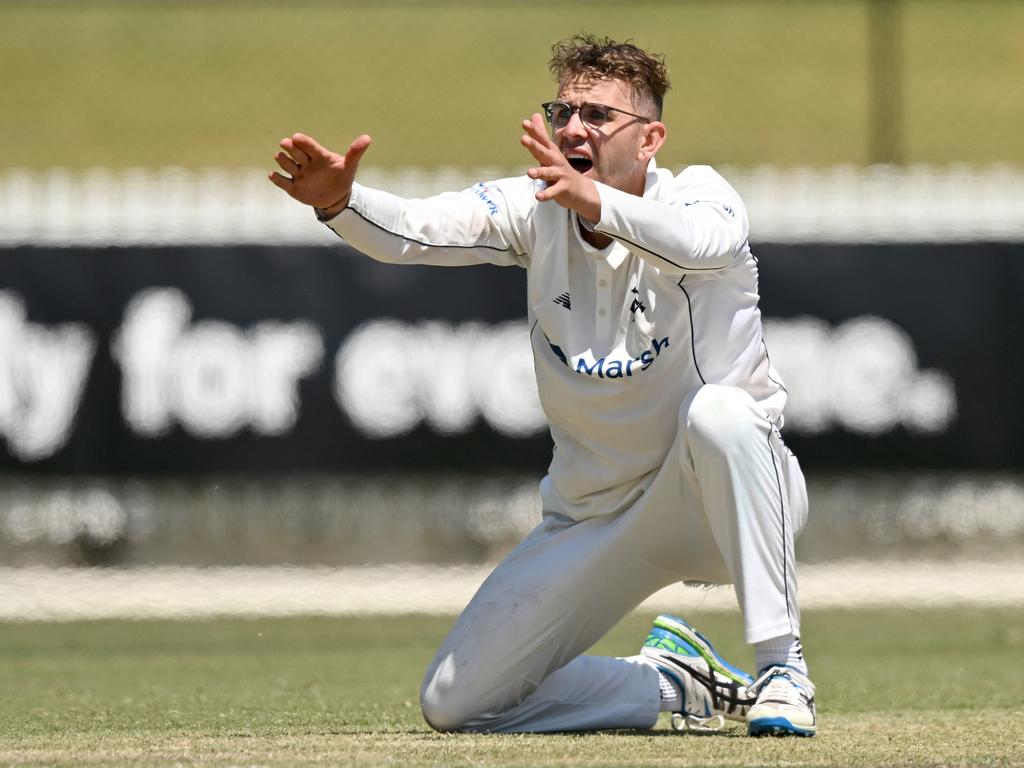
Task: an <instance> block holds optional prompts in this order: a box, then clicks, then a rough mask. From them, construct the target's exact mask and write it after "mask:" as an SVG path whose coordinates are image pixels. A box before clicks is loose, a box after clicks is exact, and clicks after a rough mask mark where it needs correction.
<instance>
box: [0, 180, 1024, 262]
mask: <svg viewBox="0 0 1024 768" xmlns="http://www.w3.org/2000/svg"><path fill="white" fill-rule="evenodd" d="M720 170H721V171H722V173H723V175H724V176H725V177H726V178H727V179H728V180H729V181H730V182H731V183H732V184H733V185H734V186H735V187H736V188H737V190H738V191H739V193H740V194H741V195H742V196H743V198H744V200H745V202H746V204H747V208H748V209H749V212H750V221H751V233H752V237H751V239H752V240H753V241H754V242H755V243H757V242H780V243H799V242H819V243H829V242H857V243H865V242H964V241H979V240H985V241H1021V240H1024V169H1020V168H1013V167H1010V166H992V167H987V168H974V167H970V166H944V167H937V166H912V167H908V168H900V167H891V166H871V167H854V166H837V167H833V168H821V169H812V168H785V169H784V168H774V167H759V168H752V169H743V168H722V169H720ZM519 173H522V169H504V168H436V169H425V168H400V169H395V170H383V169H374V168H367V169H365V170H364V171H362V172H361V174H360V181H361V182H363V183H365V184H367V185H369V186H375V187H380V188H382V189H387V190H389V191H392V192H395V193H397V194H400V195H403V196H406V197H425V196H428V195H431V194H436V193H438V192H443V191H450V190H459V189H465V188H467V187H469V186H471V185H473V184H475V183H476V182H478V181H481V180H486V179H494V178H500V177H502V176H510V175H516V174H519ZM333 241H335V238H334V236H333V235H332V234H330V233H329V232H328V231H327V230H326V228H324V227H320V226H317V225H315V224H314V223H313V219H312V215H311V214H310V212H309V210H308V209H306V208H305V206H302V205H300V204H298V203H296V202H294V201H292V200H290V199H289V198H287V197H286V196H285V195H284V194H283V193H282V192H281V191H280V190H278V189H277V188H276V187H274V186H272V185H271V184H270V182H269V181H268V180H267V178H266V171H264V170H261V169H255V168H250V169H222V168H208V169H203V170H186V169H183V168H158V169H144V168H133V169H127V170H122V171H113V170H110V169H106V168H93V169H90V170H85V171H77V172H75V171H69V170H66V169H63V168H52V169H49V170H46V171H28V170H24V169H17V168H15V169H10V170H7V171H6V172H0V246H13V245H57V246H102V245H179V244H180V245H187V244H197V245H234V244H247V243H262V244H268V245H316V244H325V243H330V242H333Z"/></svg>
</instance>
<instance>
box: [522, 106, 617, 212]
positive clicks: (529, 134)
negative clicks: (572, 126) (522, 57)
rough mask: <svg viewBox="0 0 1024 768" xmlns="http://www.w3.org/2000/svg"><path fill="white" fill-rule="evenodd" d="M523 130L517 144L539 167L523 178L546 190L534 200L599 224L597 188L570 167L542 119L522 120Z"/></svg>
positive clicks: (535, 116)
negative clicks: (537, 181) (542, 183)
mask: <svg viewBox="0 0 1024 768" xmlns="http://www.w3.org/2000/svg"><path fill="white" fill-rule="evenodd" d="M523 130H524V131H526V133H525V134H523V137H522V138H521V139H520V142H521V143H522V145H523V146H524V147H526V149H527V150H529V152H530V154H531V155H533V158H534V160H536V161H537V162H538V163H539V164H540V165H539V167H536V168H530V169H529V170H527V172H526V175H527V176H529V177H530V178H531V179H541V180H542V181H545V182H547V186H546V187H545V188H544V189H542V190H541V191H540V192H538V193H537V195H536V197H537V200H539V201H540V202H544V201H546V200H554V201H555V202H556V203H558V204H559V205H561V206H562V207H563V208H569V209H571V210H574V211H576V212H577V213H578V214H579V215H580V216H581V217H583V218H584V219H586V220H587V221H589V222H590V223H591V224H596V223H597V222H598V221H600V220H601V196H600V195H599V194H598V192H597V185H596V184H594V182H593V181H591V180H590V179H588V178H587V177H586V176H584V175H583V174H581V173H580V172H578V171H577V170H575V169H574V168H573V167H572V166H571V165H569V161H568V160H566V159H565V155H563V154H562V153H561V151H559V149H558V147H556V146H555V144H554V142H552V141H551V138H550V137H549V136H548V132H547V128H545V126H544V118H542V117H541V116H540V115H539V114H536V113H535V114H534V115H533V117H532V118H531V119H529V120H523Z"/></svg>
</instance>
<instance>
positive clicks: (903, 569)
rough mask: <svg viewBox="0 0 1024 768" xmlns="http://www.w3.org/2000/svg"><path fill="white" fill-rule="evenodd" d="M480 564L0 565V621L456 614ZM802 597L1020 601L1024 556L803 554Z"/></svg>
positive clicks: (729, 597) (706, 592)
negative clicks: (829, 557)
mask: <svg viewBox="0 0 1024 768" xmlns="http://www.w3.org/2000/svg"><path fill="white" fill-rule="evenodd" d="M488 571H489V568H488V567H485V566H460V567H433V566H421V565H381V566H364V567H358V568H297V567H272V568H240V567H233V568H177V567H160V568H138V569H104V568H91V569H81V568H57V569H50V568H42V567H32V568H0V621H69V620H80V619H115V618H117V619H156V618H176V619H177V618H204V617H255V616H361V615H396V614H409V613H419V614H454V613H457V612H459V611H460V610H461V609H462V608H463V607H464V606H465V604H466V603H467V602H468V601H469V599H470V597H472V595H473V592H474V591H475V590H476V588H477V587H478V586H479V585H480V583H481V582H482V581H483V580H484V578H485V577H486V576H487V573H488ZM800 602H801V606H802V607H803V608H805V609H818V608H862V607H869V606H870V607H884V606H891V607H902V608H907V609H915V608H929V607H939V606H952V605H979V606H1022V607H1024V563H1021V562H1019V561H1003V562H980V561H963V562H957V561H952V562H944V561H926V562H913V563H906V562H897V561H846V562H841V563H838V564H830V565H804V566H802V567H801V569H800ZM640 610H644V611H649V612H656V611H674V612H678V613H683V614H693V613H700V612H708V611H734V610H736V599H735V595H734V594H733V590H732V588H731V587H721V588H713V589H704V588H698V587H686V586H683V585H682V584H677V585H674V586H671V587H667V588H666V589H663V590H661V591H660V592H658V593H656V594H655V595H653V596H652V597H650V598H649V599H648V600H646V601H645V602H644V603H643V604H642V605H641V606H640Z"/></svg>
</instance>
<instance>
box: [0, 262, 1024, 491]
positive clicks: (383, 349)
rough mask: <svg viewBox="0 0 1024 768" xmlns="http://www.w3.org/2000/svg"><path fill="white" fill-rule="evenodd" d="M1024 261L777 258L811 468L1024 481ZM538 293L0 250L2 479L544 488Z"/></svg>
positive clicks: (500, 285) (449, 280)
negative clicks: (506, 480) (382, 481)
mask: <svg viewBox="0 0 1024 768" xmlns="http://www.w3.org/2000/svg"><path fill="white" fill-rule="evenodd" d="M1022 251H1024V246H1021V245H1016V244H1008V243H989V244H986V243H977V244H945V245H939V244H920V245H914V244H898V245H897V244H890V245H879V244H874V245H778V244H765V245H762V246H759V247H756V248H755V252H756V253H757V255H758V257H759V259H760V269H761V289H762V290H761V293H762V302H761V307H762V310H763V312H764V315H765V319H766V322H765V326H766V331H765V335H766V341H767V345H768V348H769V350H770V352H771V355H772V358H773V362H775V363H776V365H777V367H778V368H779V370H780V371H781V372H782V374H783V377H784V378H785V379H786V380H787V384H788V385H789V387H790V390H791V393H792V398H791V405H790V408H789V409H788V410H787V420H788V421H787V427H786V429H785V431H784V432H785V435H786V437H787V441H788V442H789V443H790V444H791V445H792V446H793V447H794V449H795V450H796V451H797V453H798V455H799V456H800V458H801V461H802V463H803V464H804V466H805V467H806V468H808V469H814V468H827V467H904V466H908V467H920V468H936V469H941V468H964V469H972V468H985V469H1015V468H1016V469H1019V468H1022V467H1024V438H1022V437H1021V435H1022V434H1024V408H1022V407H1021V406H1020V404H1019V401H1018V400H1017V395H1018V393H1019V392H1021V391H1022V389H1024V363H1022V362H1021V350H1022V349H1024V323H1022V322H1021V321H1020V319H1019V317H1018V306H1017V305H1018V303H1019V301H1020V295H1021V293H1022V291H1024V258H1022V257H1024V253H1022ZM525 315H526V311H525V275H524V273H523V272H522V271H521V270H518V269H516V268H495V267H487V266H479V267H470V268H460V269H448V268H437V267H400V266H391V265H383V264H378V263H376V262H373V261H371V260H370V259H367V258H365V257H362V256H359V255H358V254H354V253H353V252H351V251H350V250H348V249H347V248H346V247H345V246H343V245H340V244H339V245H338V246H335V247H320V246H310V247H294V246H290V247H252V246H244V247H241V246H240V247H194V246H192V247H180V246H173V247H172V246H168V247H138V248H94V249H88V248H43V247H18V248H9V249H6V250H0V444H2V447H3V449H2V450H0V471H8V472H10V471H17V472H29V473H46V474H83V475H84V474H89V475H95V474H109V475H132V474H146V475H181V474H190V473H196V474H202V473H248V472H260V473H264V472H270V473H274V472H291V471H362V470H371V469H373V470H378V469H394V470H418V471H423V470H426V471H430V470H449V469H460V470H469V471H473V470H480V471H487V472H495V471H503V470H520V471H521V470H527V471H536V472H538V473H539V472H541V471H543V469H544V467H545V466H546V465H547V462H548V458H549V454H550V450H551V444H550V438H549V437H548V435H547V432H546V430H545V429H544V425H543V418H542V415H541V414H540V412H539V408H538V406H537V403H536V393H535V388H534V389H533V390H531V386H532V381H531V380H530V361H529V344H528V341H527V335H526V327H525Z"/></svg>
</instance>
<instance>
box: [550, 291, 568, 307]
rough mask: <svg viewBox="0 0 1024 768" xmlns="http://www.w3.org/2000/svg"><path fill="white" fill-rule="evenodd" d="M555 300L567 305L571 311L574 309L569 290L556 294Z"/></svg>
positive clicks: (561, 304) (559, 303)
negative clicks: (559, 294)
mask: <svg viewBox="0 0 1024 768" xmlns="http://www.w3.org/2000/svg"><path fill="white" fill-rule="evenodd" d="M553 301H554V302H555V304H558V305H559V306H562V307H565V308H566V309H568V310H569V311H570V312H571V311H572V302H571V301H570V300H569V292H568V291H566V292H565V293H563V294H562V295H561V296H556V297H555V298H554V299H553Z"/></svg>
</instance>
